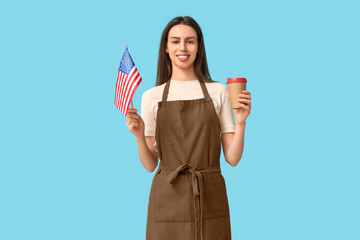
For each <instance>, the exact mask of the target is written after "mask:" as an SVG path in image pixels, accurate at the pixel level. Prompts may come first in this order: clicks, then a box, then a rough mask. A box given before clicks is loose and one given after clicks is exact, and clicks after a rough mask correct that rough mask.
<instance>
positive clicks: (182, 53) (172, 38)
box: [166, 24, 198, 70]
mask: <svg viewBox="0 0 360 240" xmlns="http://www.w3.org/2000/svg"><path fill="white" fill-rule="evenodd" d="M197 50H198V39H197V34H196V31H195V30H194V29H193V28H192V27H190V26H188V25H184V24H179V25H175V26H173V27H172V28H171V29H170V31H169V35H168V41H167V46H166V52H167V53H169V57H170V59H171V62H172V66H173V68H174V67H177V68H180V69H184V70H185V69H188V68H191V67H193V65H194V61H195V58H196V53H197Z"/></svg>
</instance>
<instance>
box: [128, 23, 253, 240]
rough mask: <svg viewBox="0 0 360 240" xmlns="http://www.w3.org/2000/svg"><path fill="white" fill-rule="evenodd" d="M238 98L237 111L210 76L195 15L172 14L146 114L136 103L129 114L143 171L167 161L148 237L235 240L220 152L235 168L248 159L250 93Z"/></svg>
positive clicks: (153, 193) (156, 183) (154, 195)
mask: <svg viewBox="0 0 360 240" xmlns="http://www.w3.org/2000/svg"><path fill="white" fill-rule="evenodd" d="M238 101H239V107H240V108H237V109H232V107H231V105H230V100H229V93H228V91H227V87H226V86H225V85H223V84H221V83H219V82H216V81H213V80H211V78H210V74H209V71H208V67H207V62H206V54H205V46H204V40H203V35H202V31H201V29H200V27H199V25H198V24H197V23H196V22H195V20H194V19H192V18H191V17H176V18H174V19H172V20H171V21H170V22H169V23H168V24H167V26H166V27H165V29H164V31H163V33H162V37H161V42H160V50H159V59H158V70H157V81H156V86H155V87H153V88H151V89H149V90H147V91H146V92H144V94H143V96H142V103H141V115H142V117H141V116H139V115H138V114H137V109H133V108H130V109H129V110H128V117H127V119H126V124H127V127H128V128H129V130H130V131H131V132H132V133H133V134H134V135H135V139H136V142H137V146H138V152H139V157H140V161H141V163H142V165H143V166H144V168H145V169H147V170H148V171H149V172H153V171H154V170H155V168H156V167H157V166H158V159H160V165H159V167H158V170H157V172H156V174H155V176H154V178H153V182H152V185H151V190H150V196H149V205H148V215H147V226H146V239H147V240H169V239H171V240H177V239H181V240H190V239H191V240H213V239H214V240H220V239H221V240H228V239H231V228H230V214H229V205H228V198H227V192H226V184H225V180H224V178H223V176H222V174H221V169H220V153H221V144H222V146H223V152H224V157H225V160H226V162H227V163H229V164H230V165H231V166H234V167H235V166H236V165H237V164H238V162H239V161H240V159H241V156H242V153H243V147H244V131H245V125H246V123H245V120H246V118H247V117H248V115H249V114H250V109H251V95H250V92H248V91H244V92H243V94H240V95H239V99H238ZM234 115H235V118H236V123H234V119H233V116H234Z"/></svg>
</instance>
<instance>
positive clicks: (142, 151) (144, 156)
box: [135, 136, 158, 172]
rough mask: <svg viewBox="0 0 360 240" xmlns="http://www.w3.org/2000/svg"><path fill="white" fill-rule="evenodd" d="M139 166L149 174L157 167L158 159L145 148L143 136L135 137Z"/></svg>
mask: <svg viewBox="0 0 360 240" xmlns="http://www.w3.org/2000/svg"><path fill="white" fill-rule="evenodd" d="M135 140H136V143H137V147H138V153H139V158H140V162H141V164H142V165H143V166H144V168H145V169H146V170H148V171H149V172H153V171H154V170H155V168H156V167H157V165H158V158H157V156H156V155H154V154H153V153H152V152H151V151H150V149H149V148H148V146H147V143H146V140H145V136H141V137H139V138H137V137H135Z"/></svg>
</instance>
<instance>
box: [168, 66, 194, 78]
mask: <svg viewBox="0 0 360 240" xmlns="http://www.w3.org/2000/svg"><path fill="white" fill-rule="evenodd" d="M170 79H171V80H179V81H188V80H194V79H197V76H196V74H195V71H194V68H193V67H192V68H189V69H178V68H173V71H172V75H171V78H170Z"/></svg>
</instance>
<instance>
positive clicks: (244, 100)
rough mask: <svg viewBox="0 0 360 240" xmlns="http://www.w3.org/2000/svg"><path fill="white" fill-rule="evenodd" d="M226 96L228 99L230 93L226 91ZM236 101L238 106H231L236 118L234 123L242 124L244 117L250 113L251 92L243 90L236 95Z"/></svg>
mask: <svg viewBox="0 0 360 240" xmlns="http://www.w3.org/2000/svg"><path fill="white" fill-rule="evenodd" d="M227 96H228V98H229V99H230V93H229V91H228V92H227ZM238 102H239V106H240V108H233V111H234V115H235V118H236V123H239V124H244V123H245V120H246V118H247V117H248V116H249V114H250V109H251V93H250V92H248V91H246V90H244V91H243V93H242V94H239V96H238Z"/></svg>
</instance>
